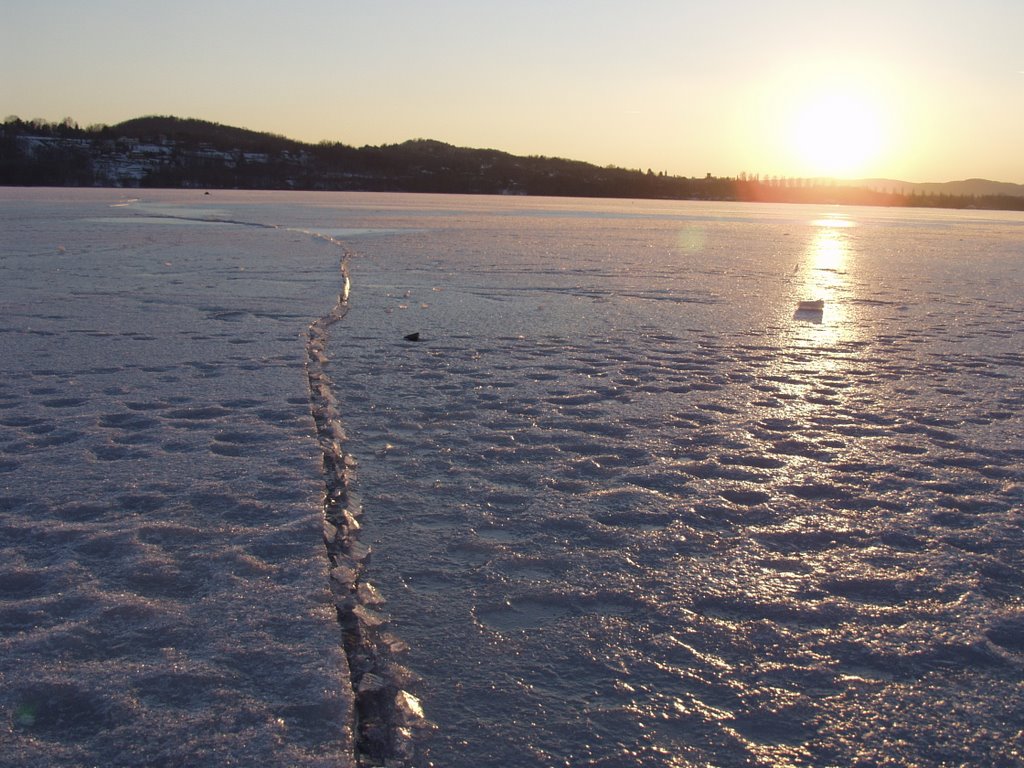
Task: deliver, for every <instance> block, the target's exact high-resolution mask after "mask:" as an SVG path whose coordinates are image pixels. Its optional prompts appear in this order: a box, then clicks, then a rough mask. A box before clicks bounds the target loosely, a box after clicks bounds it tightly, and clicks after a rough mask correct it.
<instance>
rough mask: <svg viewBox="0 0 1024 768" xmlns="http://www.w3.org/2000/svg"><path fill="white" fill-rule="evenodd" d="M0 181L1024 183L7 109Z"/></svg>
mask: <svg viewBox="0 0 1024 768" xmlns="http://www.w3.org/2000/svg"><path fill="white" fill-rule="evenodd" d="M0 184H3V185H12V186H107V187H170V188H210V189H307V190H325V191H327V190H360V191H387V192H442V193H463V194H523V195H553V196H576V197H620V198H659V199H683V200H686V199H689V200H742V201H756V202H791V203H836V204H851V205H889V206H903V205H912V206H932V207H948V208H967V207H976V208H1003V209H1014V210H1024V186H1022V185H1017V184H1002V183H998V182H990V181H985V180H982V179H969V180H966V181H962V182H948V183H944V184H911V183H909V182H902V181H895V180H890V179H864V180H861V181H857V182H839V181H836V180H831V179H825V180H822V179H785V178H771V179H764V180H762V179H760V178H758V177H756V176H755V177H748V176H746V175H745V174H741V176H740V177H738V178H728V177H713V176H711V175H710V174H708V175H707V176H705V177H700V178H686V177H681V176H668V175H667V174H665V173H657V174H656V173H654V172H653V171H651V170H647V171H646V172H643V171H641V170H639V169H637V170H630V169H625V168H617V167H614V166H608V167H598V166H596V165H592V164H590V163H585V162H581V161H577V160H566V159H562V158H552V157H539V156H530V157H523V156H518V155H512V154H509V153H508V152H502V151H500V150H496V149H471V148H465V147H455V146H452V145H450V144H445V143H444V142H440V141H433V140H429V139H413V140H410V141H405V142H402V143H401V144H389V145H382V146H364V147H359V148H356V147H352V146H348V145H346V144H341V143H328V142H321V143H320V144H307V143H304V142H299V141H295V140H293V139H289V138H286V137H284V136H279V135H277V134H272V133H262V132H259V131H252V130H248V129H245V128H236V127H233V126H227V125H221V124H219V123H213V122H209V121H206V120H197V119H192V118H187V119H186V118H178V117H169V116H150V117H140V118H136V119H133V120H127V121H125V122H123V123H120V124H118V125H114V126H105V125H99V126H90V127H88V128H82V127H80V126H78V125H77V124H75V123H74V122H73V121H71V120H64V121H63V122H61V123H46V122H44V121H31V122H26V121H22V120H20V119H18V118H16V117H15V118H8V120H7V121H6V122H5V123H3V124H2V125H0Z"/></svg>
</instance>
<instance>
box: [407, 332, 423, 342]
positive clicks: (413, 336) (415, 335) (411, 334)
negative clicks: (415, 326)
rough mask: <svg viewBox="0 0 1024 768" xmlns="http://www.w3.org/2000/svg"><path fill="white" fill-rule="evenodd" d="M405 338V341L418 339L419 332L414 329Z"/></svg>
mask: <svg viewBox="0 0 1024 768" xmlns="http://www.w3.org/2000/svg"><path fill="white" fill-rule="evenodd" d="M405 340H406V341H419V340H420V332H419V331H416V333H410V334H409V335H408V336H406V337H405Z"/></svg>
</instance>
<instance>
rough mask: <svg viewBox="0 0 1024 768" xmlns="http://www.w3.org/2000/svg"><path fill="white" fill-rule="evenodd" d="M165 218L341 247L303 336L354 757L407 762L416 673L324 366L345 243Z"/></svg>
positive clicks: (340, 310) (414, 726)
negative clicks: (374, 562) (370, 562)
mask: <svg viewBox="0 0 1024 768" xmlns="http://www.w3.org/2000/svg"><path fill="white" fill-rule="evenodd" d="M148 215H149V216H158V217H160V218H167V219H182V220H186V221H193V222H201V223H209V224H226V225H236V226H249V227H260V228H263V229H287V230H289V231H293V232H302V233H303V234H308V235H311V236H312V237H314V238H316V239H318V240H323V241H325V242H327V243H328V244H330V245H333V246H335V247H338V248H341V249H342V251H343V256H342V258H341V262H340V269H341V291H340V293H339V294H338V301H337V302H336V303H335V305H334V306H333V307H332V308H331V310H330V311H329V312H328V313H327V314H326V315H324V316H323V317H321V318H319V319H317V320H316V321H315V322H313V323H312V324H311V325H310V326H309V330H308V335H307V339H306V373H307V376H308V379H309V398H310V410H311V412H312V415H313V420H314V422H315V424H316V433H317V439H318V441H319V444H320V449H321V451H322V453H323V478H324V496H323V514H324V543H325V545H326V548H327V557H328V560H329V562H330V566H331V568H330V587H331V593H332V595H333V597H334V604H335V606H336V608H337V613H338V623H339V625H340V626H341V634H342V645H343V647H344V651H345V656H346V658H347V661H348V667H349V682H350V684H351V686H352V692H353V697H354V712H353V718H354V722H353V723H352V724H351V727H352V733H353V739H354V742H355V759H356V762H357V764H358V765H359V766H381V765H382V766H390V767H391V768H405V767H406V766H410V765H411V764H412V761H413V756H414V749H413V748H414V744H413V738H412V737H413V733H414V732H415V731H417V730H421V729H423V728H425V727H428V726H429V723H428V721H426V720H425V719H424V717H423V712H422V709H421V708H420V704H419V702H418V701H417V699H416V697H415V696H413V695H412V694H411V693H409V692H408V691H406V690H404V689H403V686H405V685H408V684H409V683H410V682H412V681H413V680H414V677H415V676H414V675H413V674H412V673H411V672H410V671H409V670H407V669H405V668H404V667H403V666H401V665H400V664H397V663H396V662H394V661H393V659H392V658H391V657H392V655H393V654H394V653H398V652H400V651H402V650H404V649H405V648H406V647H407V646H405V644H404V643H403V642H402V641H401V640H399V639H398V638H397V637H395V636H394V635H392V634H391V633H390V632H388V631H387V618H386V617H385V616H383V615H382V614H381V613H379V612H378V611H376V610H374V607H375V606H379V605H381V604H383V603H384V599H383V597H381V595H380V593H379V592H378V591H377V589H376V588H375V587H374V586H373V585H372V584H370V583H369V582H368V581H367V580H366V579H365V578H364V577H363V573H364V569H365V566H366V562H367V559H368V557H369V554H370V548H369V547H368V546H367V545H365V544H364V543H362V542H361V541H360V540H359V537H358V532H359V528H360V524H359V518H360V517H361V516H362V508H361V506H360V505H359V503H358V502H357V501H356V500H355V499H354V498H353V496H352V494H351V493H350V492H349V483H350V481H351V478H352V475H353V470H354V467H355V461H354V460H353V459H352V457H351V456H350V455H349V454H348V453H346V452H345V448H344V444H345V441H346V436H345V431H344V428H343V427H342V424H341V417H340V412H339V410H338V401H337V398H336V397H335V395H334V383H333V381H331V378H330V376H329V375H328V374H327V371H326V370H325V364H326V363H327V360H328V357H327V340H328V329H329V328H330V327H331V326H332V325H334V324H335V323H337V322H338V321H339V320H341V319H342V318H343V317H344V316H345V314H346V313H347V312H348V293H349V277H348V259H349V257H350V255H351V254H350V253H349V252H348V250H347V249H345V247H344V244H342V243H341V242H339V241H338V240H336V239H335V238H333V237H330V236H328V235H324V234H320V233H317V232H310V231H307V230H302V229H292V228H289V227H279V226H277V225H273V224H260V223H257V222H249V221H239V220H231V219H223V218H217V219H214V218H193V217H188V216H177V215H173V214H161V213H156V214H154V213H149V214H148Z"/></svg>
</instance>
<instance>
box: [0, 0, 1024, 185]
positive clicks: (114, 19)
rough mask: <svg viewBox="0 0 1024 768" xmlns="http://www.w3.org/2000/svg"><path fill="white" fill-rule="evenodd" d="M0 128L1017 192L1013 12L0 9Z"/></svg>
mask: <svg viewBox="0 0 1024 768" xmlns="http://www.w3.org/2000/svg"><path fill="white" fill-rule="evenodd" d="M0 73H2V74H0V119H3V118H4V117H6V116H8V115H17V116H19V117H21V118H23V119H32V118H36V117H40V118H44V119H46V120H61V119H63V118H64V117H72V118H74V119H75V120H77V121H78V122H79V123H80V124H82V125H89V124H93V123H107V124H114V123H117V122H120V121H122V120H126V119H129V118H132V117H140V116H143V115H153V114H161V115H176V116H179V117H197V118H202V119H206V120H212V121H215V122H220V123H225V124H229V125H236V126H239V127H245V128H252V129H255V130H260V131H269V132H273V133H279V134H283V135H285V136H288V137H291V138H295V139H300V140H303V141H310V142H317V141H321V140H327V141H332V142H333V141H340V142H343V143H345V144H350V145H354V146H362V145H365V144H384V143H396V142H401V141H404V140H406V139H412V138H431V139H438V140H440V141H445V142H449V143H451V144H456V145H459V146H468V147H489V148H494V149H501V150H505V151H508V152H512V153H515V154H524V155H547V156H555V157H567V158H571V159H575V160H585V161H588V162H592V163H596V164H598V165H617V166H621V167H626V168H640V169H643V170H646V169H647V168H652V169H654V170H655V171H666V172H668V173H670V174H673V175H684V176H703V175H704V174H705V173H712V174H714V175H716V176H735V175H737V174H739V173H741V172H745V173H749V174H754V173H757V174H760V175H761V176H762V177H763V176H774V175H779V176H819V175H836V176H840V177H850V178H852V177H869V176H879V177H887V178H897V179H903V180H906V181H949V180H955V179H962V178H970V177H983V178H989V179H995V180H999V181H1012V182H1017V183H1024V0H961V1H958V2H953V1H951V0H884V1H883V0H856V1H855V0H839V1H834V0H773V1H772V2H768V1H767V0H705V1H704V2H699V3H698V2H684V0H628V2H627V1H623V0H589V1H587V2H584V1H583V0H580V1H579V2H569V1H568V0H566V1H564V2H559V0H516V2H511V1H510V0H502V1H500V2H499V1H498V0H494V1H491V0H432V1H429V0H391V1H389V0H375V1H374V2H370V1H369V0H359V2H351V1H350V0H288V1H287V2H282V1H278V0H246V1H245V2H243V1H242V0H202V1H201V2H200V0H176V2H173V3H171V2H166V0H165V1H163V2H147V1H146V0H135V1H134V2H129V1H128V0H92V1H91V2H81V0H33V1H32V2H28V1H26V2H22V1H21V0H0Z"/></svg>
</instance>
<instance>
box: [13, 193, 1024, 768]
mask: <svg viewBox="0 0 1024 768" xmlns="http://www.w3.org/2000/svg"><path fill="white" fill-rule="evenodd" d="M110 194H111V193H100V192H76V193H69V192H62V191H46V192H33V193H26V192H19V193H12V192H6V193H4V195H5V197H4V198H3V199H4V203H3V208H2V210H3V217H4V221H3V224H4V229H3V231H4V237H5V241H4V249H3V252H2V254H0V259H2V261H0V270H3V276H4V281H3V284H2V285H0V305H2V309H3V313H2V321H0V352H2V355H3V359H4V361H5V369H4V374H5V375H4V378H3V379H2V386H0V488H2V494H0V547H3V554H4V559H3V563H4V564H3V566H0V590H2V591H0V621H2V622H3V630H2V644H3V648H2V650H3V654H2V656H0V659H2V660H0V665H2V666H0V674H2V675H3V678H2V680H0V683H2V687H0V705H2V706H3V708H4V710H5V714H6V718H7V719H6V720H5V721H4V723H3V727H4V728H5V729H6V730H5V732H4V738H3V739H2V740H0V755H2V757H3V758H4V760H5V761H7V762H12V763H14V764H19V763H21V764H27V765H49V764H54V763H57V764H67V765H78V764H80V765H88V764H93V763H100V764H111V765H117V764H125V765H129V764H161V763H164V764H182V763H184V764H195V765H204V764H207V765H222V764H232V762H234V763H235V764H261V765H262V764H267V765H272V764H279V765H304V764H306V765H316V764H325V765H333V764H339V763H340V764H344V760H345V759H347V757H348V756H349V755H351V751H352V744H351V743H350V742H349V741H348V740H347V735H346V733H345V732H344V731H343V730H338V729H337V728H336V726H337V723H338V722H339V721H340V720H343V719H344V717H346V716H347V714H348V710H347V709H346V708H347V707H349V706H351V705H350V703H349V702H350V699H349V698H348V695H347V694H345V693H344V691H346V690H351V687H348V688H346V686H354V687H355V689H356V691H357V692H359V691H361V695H362V696H363V697H364V710H363V712H362V714H361V730H362V732H364V733H369V734H370V736H371V737H379V738H387V737H388V729H391V732H392V733H398V734H399V735H400V736H401V738H403V739H406V740H407V741H406V742H404V743H403V749H404V750H406V751H405V752H403V753H402V754H400V755H398V756H397V757H398V762H399V763H406V764H409V765H417V766H418V765H430V764H433V765H439V766H440V765H443V766H446V767H448V768H452V767H454V768H460V766H467V767H468V766H480V765H509V766H517V765H522V766H533V765H604V766H624V767H627V768H628V767H630V766H703V765H717V766H749V765H799V766H818V765H892V766H896V765H920V766H942V765H960V764H968V765H1014V764H1018V763H1020V762H1021V760H1022V756H1021V753H1020V744H1021V739H1020V734H1021V732H1022V729H1024V719H1022V715H1021V713H1022V712H1024V706H1022V705H1024V701H1022V691H1024V642H1022V641H1021V639H1020V636H1021V632H1022V627H1024V613H1022V600H1024V561H1022V555H1021V551H1022V547H1021V544H1022V535H1024V534H1022V518H1021V512H1022V506H1024V449H1022V446H1024V426H1022V408H1024V388H1022V369H1024V348H1022V346H1021V345H1022V341H1021V340H1022V339H1024V334H1022V331H1024V327H1022V325H1024V314H1022V306H1021V303H1020V301H1021V300H1020V296H1021V295H1024V286H1022V284H1021V282H1022V272H1021V269H1020V266H1021V259H1022V258H1024V253H1022V250H1021V242H1022V241H1024V237H1022V235H1024V218H1022V217H1021V216H1019V215H1016V214H988V213H979V212H961V213H956V212H935V211H909V212H907V211H887V210H882V209H878V210H868V209H849V208H847V209H832V208H827V207H825V208H822V207H817V206H756V205H729V204H700V203H667V202H666V203H663V202H643V203H641V202H632V201H581V200H538V199H529V198H527V199H520V198H516V199H497V198H468V197H457V196H451V197H449V196H412V195H355V194H351V195H350V194H339V195H333V194H332V195H292V194H269V193H268V194H256V195H251V194H250V195H245V194H237V195H233V194H222V193H217V194H215V195H211V196H209V197H205V198H197V197H196V195H197V194H198V193H188V192H183V193H147V195H145V196H140V198H141V199H140V200H137V201H126V202H128V203H129V204H128V205H126V206H123V207H107V204H108V203H116V202H117V201H116V200H114V199H111V198H110V197H109V196H110ZM21 197H27V198H28V200H29V201H28V202H27V203H23V202H21V201H20V200H21ZM83 201H84V202H83ZM83 206H84V207H83ZM206 206H209V207H208V208H207V207H206ZM122 215H123V216H124V217H125V220H123V221H122V220H121V217H122ZM168 216H172V217H177V218H175V219H173V220H168V219H167V218H166V217H168ZM132 217H134V220H132V221H129V219H132ZM112 219H113V220H116V221H111V220H112ZM190 219H210V220H212V221H213V222H214V223H204V224H197V223H195V222H194V221H191V222H190V221H189V220H190ZM243 223H244V224H249V225H251V224H258V225H259V226H244V225H243ZM271 226H273V227H276V228H274V229H271V228H268V227H271ZM314 235H316V236H314ZM339 240H343V241H344V242H345V244H346V245H347V246H348V247H349V248H351V249H352V250H354V251H355V256H353V257H352V259H351V262H350V265H349V270H350V275H351V277H352V289H351V292H350V295H349V308H348V313H347V314H346V315H345V317H344V319H343V320H342V321H341V322H339V323H336V324H334V325H333V326H332V327H331V328H330V333H329V334H325V335H324V336H323V338H322V341H323V344H322V345H321V346H320V347H317V345H316V344H314V347H316V348H317V350H318V351H316V352H315V354H313V355H312V356H311V360H313V361H314V362H315V363H316V365H312V364H311V369H316V367H317V365H319V366H321V368H322V372H323V374H324V375H325V376H328V377H329V378H330V380H331V382H332V387H331V388H330V392H329V395H330V396H329V397H326V396H325V399H324V402H323V403H322V404H321V405H322V411H323V413H324V414H326V415H328V417H329V419H330V420H332V424H333V425H334V426H332V427H331V429H332V430H335V429H336V430H337V431H336V432H332V431H330V430H328V431H327V432H324V431H321V432H320V434H319V435H318V436H317V435H315V434H314V424H313V421H312V419H311V418H310V417H309V407H310V406H309V402H308V393H307V391H306V382H305V380H304V378H303V377H304V376H305V372H304V371H303V364H304V362H305V359H304V351H303V345H304V344H305V340H306V338H307V336H306V330H305V329H306V326H307V325H308V324H309V323H310V322H311V321H312V320H313V319H315V318H317V317H319V316H321V315H322V314H323V313H324V312H326V311H328V309H329V308H330V307H331V306H333V304H334V302H335V301H336V300H337V297H338V290H339V285H338V274H337V253H336V251H337V248H336V247H335V246H336V245H337V241H339ZM808 297H814V298H821V299H822V300H823V301H824V302H825V304H824V307H823V311H822V312H821V313H820V315H817V313H816V315H817V316H815V317H811V318H806V317H799V316H797V317H795V316H794V307H796V306H797V302H798V301H800V300H802V299H806V298H808ZM317 333H318V331H317V330H316V329H314V331H313V334H314V337H315V339H319V338H320V337H317V336H316V334H317ZM411 333H419V334H420V337H419V338H420V343H416V344H413V343H410V342H408V341H405V340H404V337H405V336H407V335H408V334H411ZM325 434H327V435H328V436H329V437H330V440H331V441H333V442H337V443H339V447H340V443H342V442H344V451H340V452H338V454H337V456H338V461H339V462H340V465H341V466H342V467H343V468H344V469H345V470H346V472H348V471H349V470H352V469H355V472H354V473H352V474H351V475H350V476H346V479H345V484H344V488H343V491H344V494H345V497H346V498H345V505H344V507H343V508H342V509H339V510H336V511H337V512H338V515H337V516H336V517H335V518H334V519H333V521H332V522H330V523H329V524H327V525H325V524H324V521H323V520H322V518H321V516H320V508H319V501H320V500H319V493H320V492H321V490H322V487H323V485H322V478H321V475H320V460H321V456H320V455H319V453H318V445H317V437H319V439H320V440H323V439H324V435H325ZM332 450H333V449H332ZM363 510H365V513H364V512H363ZM357 518H358V519H357ZM356 529H358V542H359V547H357V548H355V549H351V550H349V551H346V550H345V549H344V547H342V544H343V543H344V540H345V538H346V536H347V532H348V531H349V530H356ZM324 540H326V541H328V542H331V546H332V547H334V548H335V550H334V551H335V553H336V554H337V553H340V554H341V555H343V556H341V557H338V558H336V560H335V562H329V561H328V560H327V559H326V558H325V557H324V547H323V544H322V542H323V541H324ZM339 542H341V543H339ZM344 546H345V547H347V546H348V544H344ZM367 546H368V547H372V550H373V555H372V558H370V559H368V560H364V559H363V558H362V555H363V554H365V553H366V550H365V549H363V548H365V547H367ZM357 561H361V562H362V563H363V564H364V565H361V563H360V562H357ZM361 567H363V568H364V570H362V571H361V570H360V568H361ZM339 599H341V600H343V601H344V600H352V601H353V602H352V603H351V613H350V616H349V623H350V624H352V623H353V622H354V623H355V624H356V625H357V626H358V627H360V628H361V631H364V630H365V631H369V630H371V629H372V634H373V636H374V640H375V643H377V647H378V650H379V652H380V653H384V654H387V653H392V654H395V655H396V658H398V659H399V660H400V661H401V665H399V664H398V663H395V659H391V660H390V661H389V663H388V664H386V665H385V666H384V668H383V669H379V668H377V667H374V666H372V665H370V664H369V662H367V660H366V657H365V655H364V649H362V648H356V649H355V652H354V653H352V654H351V657H352V658H353V659H356V660H357V662H358V663H359V664H360V669H359V670H358V674H357V675H356V676H355V679H353V680H351V681H350V680H347V679H346V680H342V679H341V678H342V676H343V675H344V674H345V668H346V660H345V658H343V657H342V655H341V653H340V649H338V637H339V632H338V629H337V627H336V626H335V625H334V622H333V607H332V601H334V600H339ZM336 682H337V684H336ZM392 693H394V695H393V696H392ZM374 696H376V697H377V698H376V699H372V698H371V697H374ZM366 700H372V702H375V706H378V707H379V709H377V710H372V708H367V707H366V705H365V702H366ZM427 721H429V723H433V724H434V727H433V728H431V727H429V724H428V722H427ZM318 761H319V762H318Z"/></svg>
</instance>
